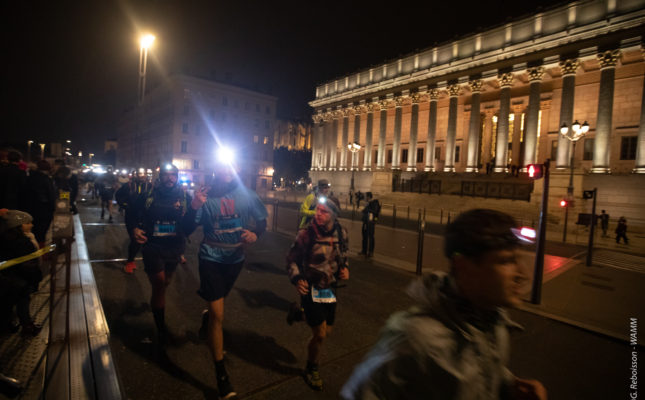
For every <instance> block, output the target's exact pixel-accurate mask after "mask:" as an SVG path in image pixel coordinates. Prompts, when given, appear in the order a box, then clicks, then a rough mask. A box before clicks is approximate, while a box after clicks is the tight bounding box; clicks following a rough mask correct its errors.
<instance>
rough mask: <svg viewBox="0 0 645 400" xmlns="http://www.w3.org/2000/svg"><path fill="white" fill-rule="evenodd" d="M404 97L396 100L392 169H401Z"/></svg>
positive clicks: (398, 97)
mask: <svg viewBox="0 0 645 400" xmlns="http://www.w3.org/2000/svg"><path fill="white" fill-rule="evenodd" d="M403 99H404V97H403V96H397V97H396V98H395V99H394V103H395V110H394V143H392V169H393V170H397V169H401V124H402V120H403Z"/></svg>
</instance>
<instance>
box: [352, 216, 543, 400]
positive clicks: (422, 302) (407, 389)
mask: <svg viewBox="0 0 645 400" xmlns="http://www.w3.org/2000/svg"><path fill="white" fill-rule="evenodd" d="M522 232H523V231H522V230H520V229H518V228H517V225H516V223H515V221H514V220H513V218H512V217H510V216H509V215H507V214H504V213H502V212H498V211H493V210H484V209H476V210H470V211H467V212H464V213H462V214H460V215H459V216H458V217H457V218H456V219H455V220H454V221H453V222H452V223H451V224H449V225H448V226H447V228H446V232H445V242H444V252H445V255H446V257H448V258H449V259H450V265H451V270H450V273H447V274H446V273H440V272H433V273H431V274H429V275H427V276H425V277H424V278H422V279H419V280H416V281H415V282H413V284H412V285H411V286H410V288H409V294H410V295H411V297H412V298H413V299H415V300H416V305H415V306H413V307H412V308H410V309H409V310H407V311H403V312H398V313H395V314H394V315H392V316H391V317H390V319H389V320H388V321H387V323H386V326H385V328H384V329H383V330H382V331H381V334H380V338H379V340H378V342H377V343H376V345H375V346H374V347H373V348H372V350H370V352H369V353H368V354H367V355H366V357H365V359H364V360H363V361H362V362H361V363H360V364H359V365H358V366H357V367H356V368H355V369H354V372H353V374H352V375H351V377H350V378H349V380H348V381H347V383H345V386H344V387H343V388H342V390H341V393H340V394H341V398H343V399H345V400H348V399H352V400H353V399H388V400H393V399H460V400H461V399H463V400H467V399H491V400H492V399H537V400H544V399H546V398H547V394H546V390H545V388H544V386H542V384H541V383H540V382H538V381H535V380H528V379H520V378H517V377H515V376H514V375H513V374H512V373H511V372H510V371H509V370H508V368H507V366H506V365H507V363H508V359H509V353H510V343H509V329H512V328H518V329H520V327H519V325H517V324H515V323H514V322H512V321H511V320H510V319H509V318H508V316H507V314H506V311H505V310H504V308H506V307H516V306H517V305H519V304H520V302H521V298H520V294H521V290H522V285H523V283H524V282H525V281H526V280H527V277H526V276H525V274H524V273H523V272H522V269H521V267H520V265H519V254H518V250H519V247H520V245H521V244H522V243H523V242H530V241H531V239H530V236H529V237H525V236H523V235H522Z"/></svg>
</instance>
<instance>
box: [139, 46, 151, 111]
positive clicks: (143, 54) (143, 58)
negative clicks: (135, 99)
mask: <svg viewBox="0 0 645 400" xmlns="http://www.w3.org/2000/svg"><path fill="white" fill-rule="evenodd" d="M154 41H155V37H154V35H150V34H147V35H143V36H141V39H139V44H140V48H139V105H141V104H143V98H144V97H145V94H146V69H147V67H148V49H149V48H150V47H151V46H152V44H153V43H154Z"/></svg>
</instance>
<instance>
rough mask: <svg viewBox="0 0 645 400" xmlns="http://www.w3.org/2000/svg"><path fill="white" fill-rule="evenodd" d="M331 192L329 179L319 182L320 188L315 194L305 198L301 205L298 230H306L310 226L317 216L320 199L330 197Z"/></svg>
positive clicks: (317, 187)
mask: <svg viewBox="0 0 645 400" xmlns="http://www.w3.org/2000/svg"><path fill="white" fill-rule="evenodd" d="M330 190H331V184H330V183H329V181H328V180H327V179H320V180H319V181H318V186H316V187H315V188H314V190H313V192H311V193H309V194H308V195H307V197H305V200H304V201H303V202H302V203H301V204H300V216H301V217H300V224H299V225H298V229H305V228H306V227H307V225H309V223H310V222H311V220H312V219H313V217H314V215H316V206H317V205H318V198H320V197H321V196H327V195H329V191H330Z"/></svg>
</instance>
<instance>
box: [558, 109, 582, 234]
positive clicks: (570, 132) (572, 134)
mask: <svg viewBox="0 0 645 400" xmlns="http://www.w3.org/2000/svg"><path fill="white" fill-rule="evenodd" d="M587 132H589V124H588V123H587V121H585V122H584V123H583V124H582V125H580V123H579V122H578V121H577V120H576V121H575V122H574V123H573V125H571V129H569V127H568V126H567V124H566V123H564V124H562V127H560V134H561V135H562V136H563V137H564V138H565V139H567V140H568V141H570V142H571V143H572V144H573V148H572V149H571V161H570V167H571V174H570V175H569V186H568V187H567V202H566V203H565V204H566V206H565V209H564V232H563V233H562V241H563V242H566V241H567V222H568V220H569V207H570V206H571V205H572V200H573V168H574V165H573V161H574V157H575V154H576V143H578V140H580V139H581V138H582V137H583V136H584V135H586V134H587Z"/></svg>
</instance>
